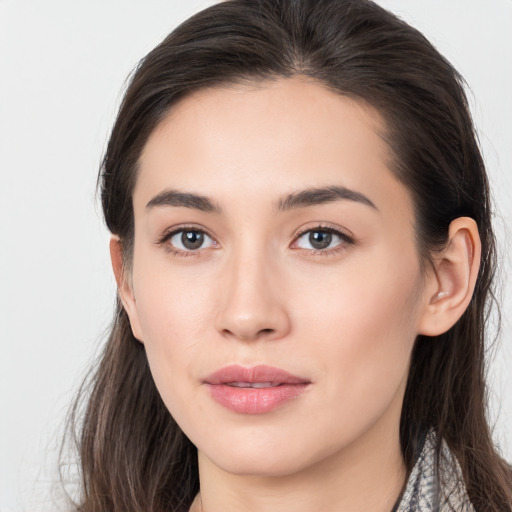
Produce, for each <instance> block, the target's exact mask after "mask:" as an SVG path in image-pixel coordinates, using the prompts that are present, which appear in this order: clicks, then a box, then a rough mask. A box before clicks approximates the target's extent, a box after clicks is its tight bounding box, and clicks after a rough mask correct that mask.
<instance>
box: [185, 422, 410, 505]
mask: <svg viewBox="0 0 512 512" xmlns="http://www.w3.org/2000/svg"><path fill="white" fill-rule="evenodd" d="M393 423H395V422H393ZM383 427H384V428H383ZM385 427H388V428H385ZM390 427H392V428H390ZM398 432H399V430H398V424H396V425H392V426H391V425H378V424H376V425H374V426H373V427H372V428H371V429H370V430H369V431H367V432H366V433H365V434H364V435H363V436H361V437H359V438H358V439H357V440H356V441H355V442H354V443H352V444H351V445H350V446H347V447H344V448H343V449H341V450H340V451H339V452H336V453H334V454H332V455H331V456H330V457H329V458H327V459H323V460H322V461H321V462H318V463H317V464H315V465H313V466H310V467H308V468H305V469H304V470H302V471H299V472H296V473H293V474H290V475H283V476H248V475H234V474H230V473H227V472H225V471H223V470H222V469H221V468H219V467H218V466H216V465H215V464H214V463H213V462H212V461H211V460H210V459H208V458H207V457H206V456H205V455H204V454H203V453H201V452H200V453H199V476H200V485H201V493H200V495H198V496H197V498H196V500H195V501H194V504H193V506H192V508H191V512H240V511H243V512H311V510H321V511H322V512H340V511H343V512H362V511H367V510H372V512H389V511H390V510H391V509H392V507H393V505H394V503H395V501H396V500H397V498H398V496H399V494H400V491H401V489H402V488H403V486H404V482H405V478H406V468H405V464H404V461H403V457H402V453H401V449H400V440H399V433H398Z"/></svg>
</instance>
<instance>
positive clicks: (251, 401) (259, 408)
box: [204, 365, 311, 414]
mask: <svg viewBox="0 0 512 512" xmlns="http://www.w3.org/2000/svg"><path fill="white" fill-rule="evenodd" d="M234 383H238V384H239V385H242V386H247V387H236V386H235V385H233V384H234ZM255 383H259V385H260V386H262V387H257V388H253V387H249V386H250V384H255ZM204 384H205V385H206V386H207V388H208V391H209V392H210V396H211V397H212V398H213V399H214V400H215V401H216V402H217V403H219V404H220V405H222V406H224V407H226V408H227V409H229V410H231V411H234V412H237V413H240V414H264V413H266V412H270V411H272V410H274V409H276V408H277V407H279V406H281V405H283V404H284V403H286V402H289V401H290V400H293V399H295V398H298V397H300V396H301V395H302V394H303V393H304V391H305V390H306V388H307V387H308V386H309V385H310V384H311V381H310V380H308V379H305V378H303V377H299V376H297V375H292V374H291V373H289V372H287V371H285V370H282V369H281V368H277V367H274V366H266V365H258V366H253V367H250V368H246V367H244V366H240V365H231V366H226V367H224V368H221V369H220V370H218V371H216V372H214V373H212V374H211V375H209V376H208V377H206V379H205V380H204Z"/></svg>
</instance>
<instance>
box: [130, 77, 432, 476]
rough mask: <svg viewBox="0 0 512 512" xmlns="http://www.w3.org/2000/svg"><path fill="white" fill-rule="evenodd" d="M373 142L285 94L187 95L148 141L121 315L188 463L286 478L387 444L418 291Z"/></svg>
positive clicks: (365, 123) (372, 117)
mask: <svg viewBox="0 0 512 512" xmlns="http://www.w3.org/2000/svg"><path fill="white" fill-rule="evenodd" d="M384 128H385V127H384V124H383V122H382V120H381V119H380V117H379V116H378V114H377V113H376V112H375V111H373V110H372V109H371V108H370V107H368V106H366V105H364V104H362V103H360V102H357V101H355V100H351V99H348V98H346V97H342V96H340V95H337V94H334V93H333V92H330V91H328V90H327V89H325V88H324V87H322V86H321V85H319V84H318V83H315V82H312V81H306V80H305V79H298V78H294V79H281V80H277V81H274V82H271V83H267V84H264V85H258V86H256V85H255V86H251V87H250V86H236V87H235V86H231V87H229V88H228V87H226V88H216V89H210V90H203V91H200V92H198V93H195V94H194V95H193V96H190V97H187V98H186V99H184V100H182V102H181V103H179V104H178V105H176V106H175V107H174V108H173V110H172V112H171V113H170V114H169V115H168V117H167V118H166V119H165V120H164V121H163V122H162V123H161V125H160V126H159V127H158V128H157V129H156V130H155V132H154V133H153V134H152V136H151V137H150V139H149V141H148V143H147V145H146V147H145V149H144V151H143V154H142V156H141V160H140V172H139V175H138V178H137V183H136V187H135V189H134V194H133V203H134V215H135V243H134V253H133V266H132V275H131V279H130V285H129V287H130V288H129V291H128V292H126V291H125V293H124V296H123V299H124V303H125V306H126V308H127V310H128V313H129V316H130V320H131V324H132V329H133V331H134V334H135V336H136V337H137V338H138V339H139V340H140V341H141V342H143V343H144V346H145V349H146V351H147V355H148V359H149V363H150V368H151V372H152V375H153V377H154V380H155V382H156V385H157V388H158V390H159V392H160V394H161V396H162V398H163V400H164V402H165V404H166V406H167V407H168V409H169V411H170V413H171V414H172V416H173V417H174V418H175V419H176V421H177V422H178V424H179V425H180V427H181V428H182V429H183V431H184V432H185V433H186V435H187V436H188V437H189V438H190V439H191V441H192V442H193V443H194V444H195V445H196V446H197V447H198V450H199V454H200V460H201V458H202V459H204V460H207V461H209V463H211V464H213V465H215V466H216V467H218V468H222V469H224V470H226V471H229V472H231V473H238V474H253V475H286V474H291V473H293V472H296V471H300V470H302V469H305V468H307V467H312V466H313V465H315V464H319V463H321V462H322V461H327V460H332V459H333V458H336V457H341V456H343V454H347V453H349V452H350V451H351V450H353V449H354V447H357V446H358V447H360V448H361V447H362V446H363V445H365V443H366V446H369V445H370V443H371V442H373V441H371V440H374V441H375V442H377V441H382V438H383V436H392V437H393V436H394V437H393V439H398V425H399V416H400V408H401V403H402V398H403V393H404V389H405V382H406V378H407V372H408V365H409V359H410V354H411V350H412V346H413V343H414V340H415V337H416V335H417V334H418V325H419V322H420V321H421V316H422V304H423V302H424V288H425V287H424V280H423V276H422V273H421V267H420V262H419V256H418V252H417V248H416V246H415V238H414V216H413V206H412V203H411V198H410V195H409V193H408V191H407V190H406V189H405V187H404V186H403V185H402V184H400V183H399V182H398V181H397V180H396V179H395V178H394V176H393V174H392V173H391V172H390V170H389V160H390V155H389V152H388V148H387V147H386V144H385V143H384V142H383V140H382V138H381V137H380V136H379V133H382V132H383V131H384ZM361 449H362V448H361Z"/></svg>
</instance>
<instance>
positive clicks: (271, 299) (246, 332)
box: [216, 255, 291, 341]
mask: <svg viewBox="0 0 512 512" xmlns="http://www.w3.org/2000/svg"><path fill="white" fill-rule="evenodd" d="M228 266H229V269H228V270H227V271H226V273H225V278H224V279H223V280H222V283H221V285H220V287H219V310H218V314H217V318H216V328H217V330H218V331H219V332H220V333H221V334H222V335H223V336H225V337H232V338H236V339H238V340H242V341H251V340H257V339H267V340H277V339H279V338H282V337H284V336H285V335H286V334H287V333H288V332H289V330H290V327H291V324H290V316H289V314H288V311H287V309H286V306H287V301H286V292H285V290H284V289H283V286H282V283H281V280H280V279H279V269H278V268H275V267H276V265H275V264H274V265H273V264H272V262H271V261H269V260H268V259H267V260H265V259H264V258H263V257H258V256H254V255H251V256H248V255H245V256H244V255H240V256H239V257H238V258H236V259H235V261H231V262H229V264H228Z"/></svg>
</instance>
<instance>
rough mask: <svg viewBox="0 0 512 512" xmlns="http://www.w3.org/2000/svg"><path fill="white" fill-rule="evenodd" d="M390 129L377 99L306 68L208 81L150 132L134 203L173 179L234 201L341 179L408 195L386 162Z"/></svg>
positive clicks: (176, 184)
mask: <svg viewBox="0 0 512 512" xmlns="http://www.w3.org/2000/svg"><path fill="white" fill-rule="evenodd" d="M384 131H385V123H384V121H383V120H382V118H381V117H380V115H379V114H378V113H377V111H376V110H374V109H373V108H372V107H370V106H369V105H367V104H366V103H364V102H363V101H359V100H355V99H352V98H348V97H346V96H341V95H339V94H336V93H334V92H332V91H330V90H328V89H327V88H326V87H324V86H323V85H321V84H319V83H318V82H317V81H314V80H310V79H306V78H297V77H295V78H291V79H277V80H275V81H272V82H265V83H262V84H249V85H230V86H225V87H217V88H210V89H205V90H201V91H198V92H195V93H193V94H191V95H190V96H187V97H186V98H184V99H183V100H181V101H180V102H179V103H178V104H176V105H175V106H174V107H173V108H172V109H171V111H170V113H169V114H168V115H167V117H166V118H165V119H164V120H163V121H162V122H161V123H160V125H159V126H158V127H157V128H156V129H155V131H154V132H153V134H152V135H151V137H150V138H149V140H148V142H147V144H146V146H145V148H144V150H143V152H142V155H141V158H140V162H139V163H140V166H139V175H138V179H137V184H136V187H135V191H134V203H135V207H136V209H140V208H143V207H144V205H145V204H147V201H149V200H150V199H151V197H153V196H154V195H156V194H157V193H159V192H161V191H162V190H165V189H166V188H173V189H176V188H178V189H183V190H186V191H194V192H196V193H199V194H202V195H207V196H213V197H215V198H216V199H217V200H218V201H219V202H221V203H222V202H228V203H229V202H235V201H236V200H237V199H238V200H239V201H240V202H243V201H253V200H254V198H256V197H259V198H264V197H265V198H268V199H269V200H271V199H272V197H271V196H272V195H275V196H276V197H277V196H278V195H282V194H284V193H290V192H293V191H294V190H297V189H301V188H308V187H309V188H311V187H322V186H326V185H342V186H345V187H347V188H351V189H355V190H359V191H360V192H362V193H364V194H365V195H372V196H374V198H375V199H376V201H377V202H382V201H383V200H384V199H388V200H391V201H396V199H397V194H398V195H400V197H401V199H402V200H403V199H405V200H406V201H409V198H408V194H406V193H404V192H405V190H404V188H403V187H402V185H401V184H400V183H399V182H398V181H397V180H396V179H395V178H394V176H393V174H392V173H391V172H390V170H389V161H390V153H389V148H388V146H387V145H386V143H385V142H384V140H383V138H382V136H381V135H382V134H383V133H384ZM386 194H387V198H386V197H385V196H386ZM374 202H375V201H374ZM384 202H385V201H384ZM388 202H389V201H388ZM391 204H392V203H391Z"/></svg>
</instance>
